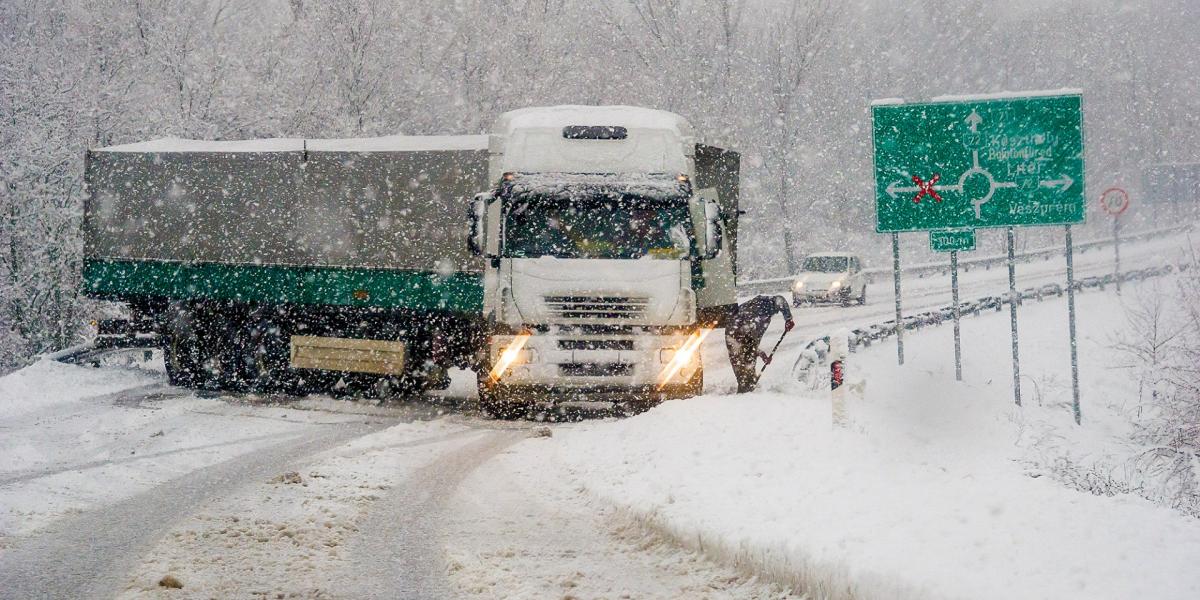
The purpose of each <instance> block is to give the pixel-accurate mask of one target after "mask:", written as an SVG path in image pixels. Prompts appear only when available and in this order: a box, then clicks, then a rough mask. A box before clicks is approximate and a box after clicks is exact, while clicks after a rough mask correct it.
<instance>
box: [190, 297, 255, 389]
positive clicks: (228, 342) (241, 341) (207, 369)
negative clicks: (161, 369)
mask: <svg viewBox="0 0 1200 600" xmlns="http://www.w3.org/2000/svg"><path fill="white" fill-rule="evenodd" d="M203 323H204V325H203V327H201V329H200V334H201V335H200V340H201V354H202V355H203V360H202V361H201V363H200V365H201V377H200V380H199V381H198V384H199V386H200V387H202V388H204V389H207V390H217V391H219V390H231V391H244V389H245V381H244V380H243V379H242V377H241V366H242V365H241V362H242V349H243V348H244V347H245V346H246V345H247V343H246V339H245V337H244V336H243V335H242V332H241V329H242V328H241V325H240V324H239V323H237V322H235V321H233V320H231V319H228V318H226V317H225V315H222V314H220V313H219V312H215V311H214V312H211V313H209V314H208V315H206V316H205V318H204V319H203Z"/></svg>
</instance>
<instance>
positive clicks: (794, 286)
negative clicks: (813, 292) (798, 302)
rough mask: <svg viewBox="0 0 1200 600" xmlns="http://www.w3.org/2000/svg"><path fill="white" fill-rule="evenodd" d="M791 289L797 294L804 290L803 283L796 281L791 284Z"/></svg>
mask: <svg viewBox="0 0 1200 600" xmlns="http://www.w3.org/2000/svg"><path fill="white" fill-rule="evenodd" d="M792 289H793V290H796V291H797V292H799V291H803V290H804V282H803V281H797V282H796V283H794V284H792Z"/></svg>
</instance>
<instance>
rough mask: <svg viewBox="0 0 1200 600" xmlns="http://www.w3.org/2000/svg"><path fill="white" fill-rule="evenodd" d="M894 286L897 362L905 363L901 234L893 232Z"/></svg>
mask: <svg viewBox="0 0 1200 600" xmlns="http://www.w3.org/2000/svg"><path fill="white" fill-rule="evenodd" d="M892 286H893V287H894V288H895V289H896V364H899V365H902V364H904V323H903V322H901V320H900V234H899V233H893V234H892Z"/></svg>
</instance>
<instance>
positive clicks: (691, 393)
mask: <svg viewBox="0 0 1200 600" xmlns="http://www.w3.org/2000/svg"><path fill="white" fill-rule="evenodd" d="M702 394H704V367H700V368H699V369H696V372H695V373H693V374H692V378H691V379H689V380H688V382H687V383H685V384H683V385H682V386H680V387H677V388H673V389H672V390H671V391H669V392H661V393H658V394H651V395H650V396H649V398H647V400H643V401H641V404H643V405H644V406H645V409H649V408H653V407H654V406H656V405H658V404H660V403H662V402H663V401H664V400H684V399H687V398H694V397H696V396H700V395H702ZM645 409H643V410H645ZM639 412H641V411H639Z"/></svg>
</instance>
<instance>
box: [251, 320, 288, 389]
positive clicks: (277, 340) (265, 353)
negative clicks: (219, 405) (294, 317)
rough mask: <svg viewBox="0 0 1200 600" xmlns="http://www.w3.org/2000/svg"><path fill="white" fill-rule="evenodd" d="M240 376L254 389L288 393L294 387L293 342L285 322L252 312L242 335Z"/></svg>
mask: <svg viewBox="0 0 1200 600" xmlns="http://www.w3.org/2000/svg"><path fill="white" fill-rule="evenodd" d="M242 338H243V340H244V343H243V344H242V345H241V346H242V347H241V348H240V349H241V364H240V365H239V370H240V371H241V372H240V374H239V378H240V379H241V380H242V381H243V382H244V384H245V387H246V388H247V389H248V390H249V391H251V392H257V393H268V392H288V391H292V388H294V387H296V386H295V381H296V377H295V375H294V373H292V371H291V369H290V367H289V365H288V361H289V360H290V355H289V353H290V350H291V347H290V341H289V338H288V336H287V334H286V333H285V332H284V330H283V325H282V324H281V323H280V322H279V321H277V320H275V319H272V318H270V317H267V316H265V315H251V317H250V319H248V320H247V324H246V327H245V328H244V333H243V335H242Z"/></svg>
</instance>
